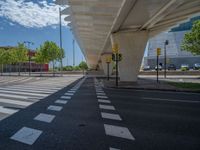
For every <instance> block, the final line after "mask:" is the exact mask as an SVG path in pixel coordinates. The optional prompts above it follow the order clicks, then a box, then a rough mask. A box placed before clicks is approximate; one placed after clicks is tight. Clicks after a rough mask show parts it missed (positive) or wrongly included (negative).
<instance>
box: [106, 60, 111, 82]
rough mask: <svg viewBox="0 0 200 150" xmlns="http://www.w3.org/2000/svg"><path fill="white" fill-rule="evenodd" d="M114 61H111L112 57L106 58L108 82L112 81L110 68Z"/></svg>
mask: <svg viewBox="0 0 200 150" xmlns="http://www.w3.org/2000/svg"><path fill="white" fill-rule="evenodd" d="M111 61H112V59H111V56H107V57H106V63H107V80H109V79H110V72H109V71H110V69H109V66H110V63H111Z"/></svg>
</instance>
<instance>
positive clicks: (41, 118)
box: [34, 113, 55, 123]
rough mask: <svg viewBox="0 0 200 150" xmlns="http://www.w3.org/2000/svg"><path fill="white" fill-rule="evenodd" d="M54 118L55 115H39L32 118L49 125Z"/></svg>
mask: <svg viewBox="0 0 200 150" xmlns="http://www.w3.org/2000/svg"><path fill="white" fill-rule="evenodd" d="M54 118H55V115H50V114H45V113H40V114H39V115H37V116H36V117H35V118H34V120H37V121H42V122H46V123H51V122H52V121H53V119H54Z"/></svg>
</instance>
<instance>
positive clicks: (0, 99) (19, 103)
mask: <svg viewBox="0 0 200 150" xmlns="http://www.w3.org/2000/svg"><path fill="white" fill-rule="evenodd" d="M0 103H6V104H15V105H21V106H29V105H31V104H33V103H32V102H25V101H19V100H11V99H4V98H0Z"/></svg>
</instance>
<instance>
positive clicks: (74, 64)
mask: <svg viewBox="0 0 200 150" xmlns="http://www.w3.org/2000/svg"><path fill="white" fill-rule="evenodd" d="M74 44H75V41H74V39H73V66H75V45H74Z"/></svg>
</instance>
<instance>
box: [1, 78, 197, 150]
mask: <svg viewBox="0 0 200 150" xmlns="http://www.w3.org/2000/svg"><path fill="white" fill-rule="evenodd" d="M70 93H74V94H70ZM63 96H65V97H63ZM57 100H61V102H62V103H57ZM59 102H60V101H59ZM52 105H53V106H58V107H56V108H57V111H55V107H54V110H50V109H48V108H49V106H52ZM38 115H39V116H38ZM42 115H43V116H44V117H42ZM1 149H2V150H18V149H20V150H119V149H120V150H199V149H200V94H192V93H174V92H160V91H142V90H122V89H105V88H102V87H101V86H100V84H99V83H98V80H96V79H94V78H86V79H81V80H78V81H76V82H74V83H72V84H71V85H69V86H67V87H65V88H63V89H62V90H59V91H58V92H56V93H54V94H52V95H50V96H48V97H46V98H44V99H43V100H40V101H38V102H37V103H34V104H33V105H31V106H29V107H27V108H26V109H23V110H21V111H19V112H17V113H15V114H13V115H12V116H10V117H8V118H6V119H4V120H2V121H1V122H0V150H1Z"/></svg>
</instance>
